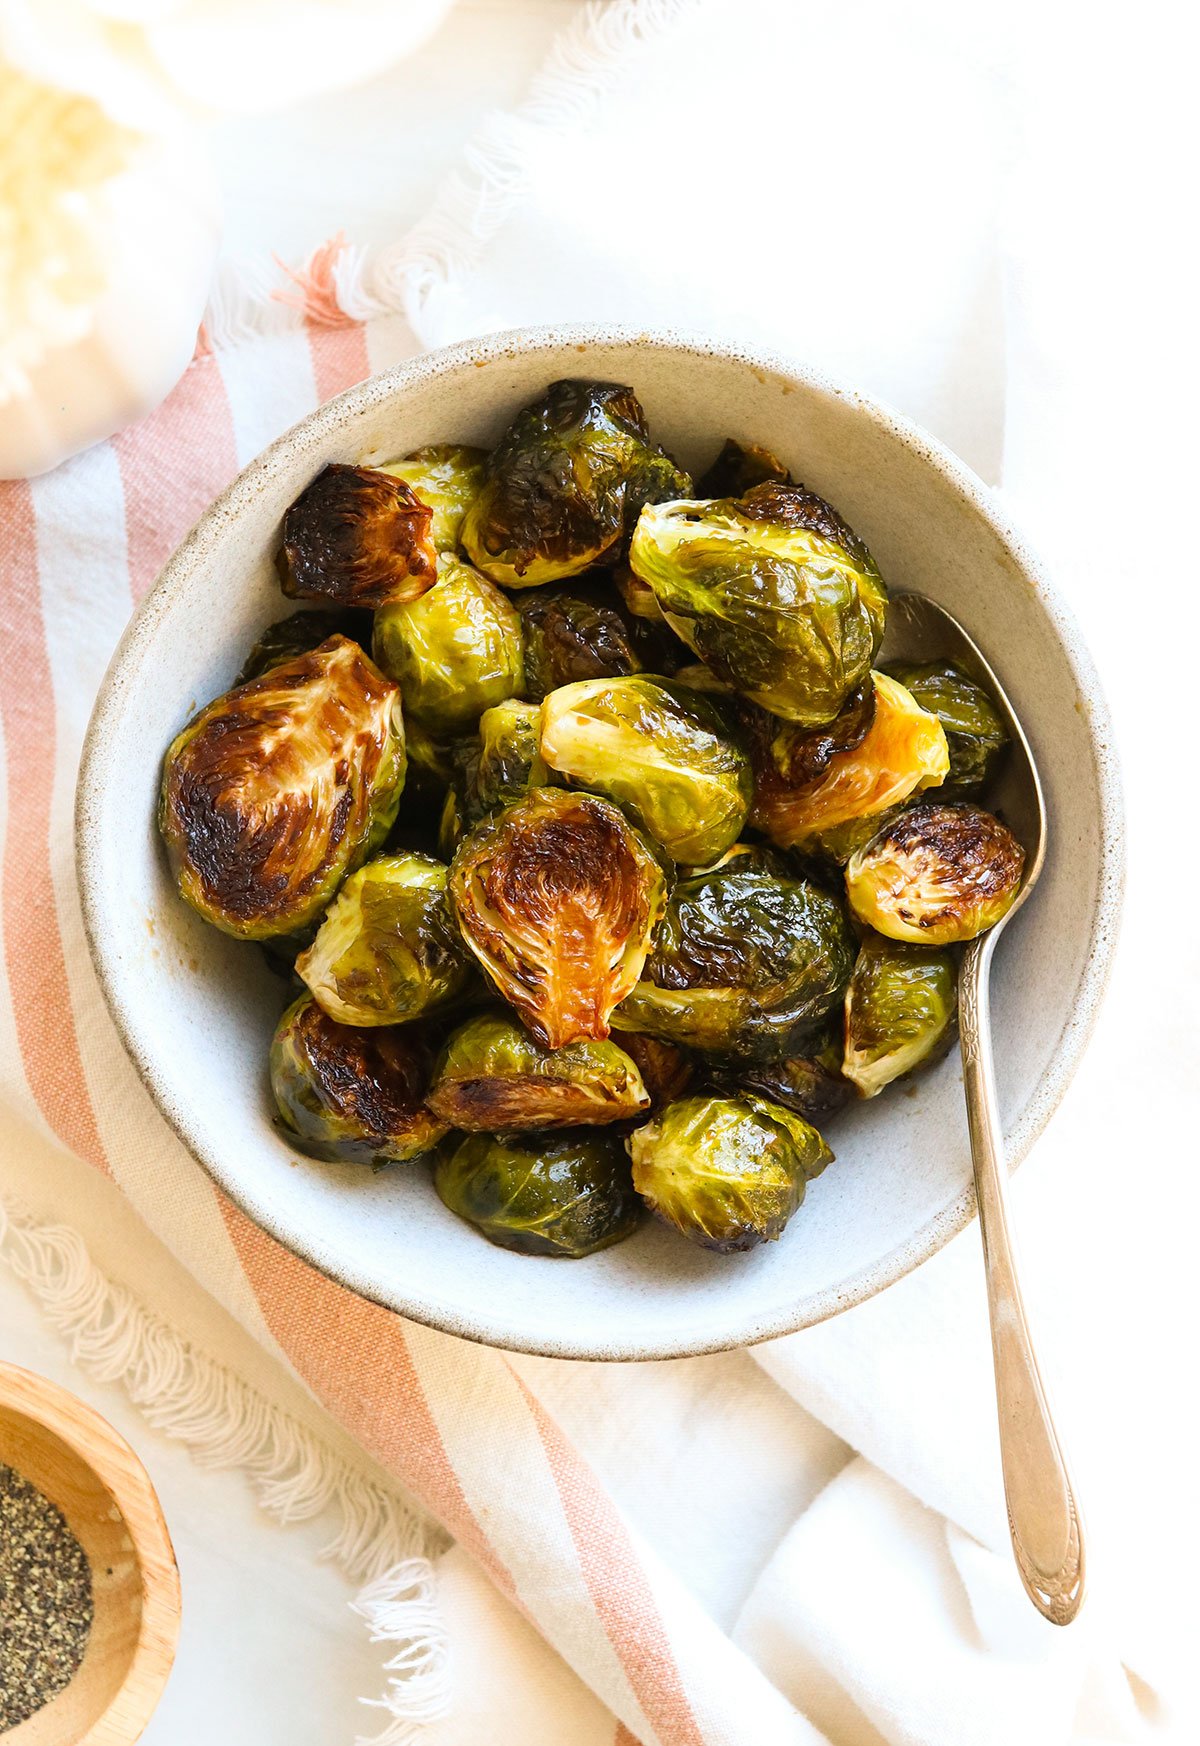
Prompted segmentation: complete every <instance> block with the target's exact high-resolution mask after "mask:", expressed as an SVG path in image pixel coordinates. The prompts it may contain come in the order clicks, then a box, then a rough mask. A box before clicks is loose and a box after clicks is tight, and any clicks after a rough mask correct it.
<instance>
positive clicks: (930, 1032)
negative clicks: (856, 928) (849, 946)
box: [842, 934, 958, 1097]
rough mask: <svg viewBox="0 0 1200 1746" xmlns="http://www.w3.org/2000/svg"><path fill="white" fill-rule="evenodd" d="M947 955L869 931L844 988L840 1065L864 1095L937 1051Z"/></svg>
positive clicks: (949, 1026) (947, 1030) (950, 1003)
mask: <svg viewBox="0 0 1200 1746" xmlns="http://www.w3.org/2000/svg"><path fill="white" fill-rule="evenodd" d="M957 982H958V976H957V969H956V965H955V962H954V957H953V954H952V953H951V952H949V951H947V950H944V949H943V950H940V951H939V950H938V949H937V948H936V947H931V946H907V945H901V944H900V943H899V942H898V941H896V940H886V939H884V938H883V937H882V936H881V935H879V934H868V935H867V936H866V938H865V939H864V940H863V942H862V945H861V946H860V947H859V950H858V961H857V962H856V964H855V966H854V974H853V976H852V977H851V978H850V986H849V988H848V989H847V990H846V1027H845V1028H846V1044H845V1056H844V1059H843V1064H842V1072H843V1073H844V1074H845V1076H846V1078H847V1079H848V1080H850V1082H851V1083H852V1084H853V1085H854V1086H855V1087H856V1088H857V1089H858V1091H859V1093H860V1094H861V1095H862V1096H863V1097H877V1096H878V1095H879V1093H880V1092H881V1091H882V1090H883V1088H884V1086H886V1085H890V1084H891V1083H892V1081H893V1080H894V1079H899V1078H900V1076H901V1075H902V1074H904V1073H911V1072H913V1071H914V1070H915V1069H916V1068H917V1067H921V1066H923V1065H924V1064H925V1063H926V1062H928V1061H931V1060H932V1059H933V1058H934V1057H935V1055H937V1054H938V1053H939V1052H940V1050H941V1047H942V1045H943V1044H944V1043H947V1042H949V1040H950V1038H951V1037H952V1036H953V1025H954V1010H955V1006H956V1004H957V998H958V997H957Z"/></svg>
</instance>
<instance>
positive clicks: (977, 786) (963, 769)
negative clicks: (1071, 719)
mask: <svg viewBox="0 0 1200 1746" xmlns="http://www.w3.org/2000/svg"><path fill="white" fill-rule="evenodd" d="M888 672H889V673H890V674H891V675H892V677H893V678H894V679H897V680H898V681H899V682H900V684H901V685H903V686H904V687H905V688H906V689H907V690H908V691H909V692H911V693H912V695H913V696H914V697H915V698H916V700H917V702H918V703H919V704H920V706H921V708H922V709H927V710H928V711H929V712H930V714H931V715H936V716H937V718H938V720H939V721H940V722H941V724H942V728H943V730H944V732H945V735H946V744H947V747H948V748H949V753H950V771H949V774H948V775H947V777H946V780H945V781H944V782H943V784H942V787H943V789H944V790H945V791H946V796H947V799H949V798H950V796H951V795H953V796H954V798H955V799H966V798H968V797H969V796H973V795H976V794H982V792H983V790H984V789H985V788H986V787H987V786H988V784H989V783H991V782H993V781H994V780H995V778H996V774H997V772H998V770H999V768H1000V762H1001V759H1002V758H1003V756H1004V752H1005V748H1006V747H1007V745H1008V730H1007V728H1006V727H1005V725H1004V722H1003V720H1002V718H1001V715H1000V711H999V710H998V709H997V708H996V705H995V704H994V703H993V702H992V700H991V698H990V697H989V696H988V694H987V692H986V691H985V690H984V688H983V686H982V685H980V684H978V683H977V682H976V681H975V680H974V679H972V678H971V676H970V674H968V673H964V672H963V670H962V668H961V667H956V666H955V664H954V662H953V661H927V662H925V663H924V664H922V665H920V666H905V665H904V664H903V663H898V664H896V665H894V666H891V667H889V668H888Z"/></svg>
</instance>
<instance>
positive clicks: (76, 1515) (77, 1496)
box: [0, 1364, 180, 1746]
mask: <svg viewBox="0 0 1200 1746" xmlns="http://www.w3.org/2000/svg"><path fill="white" fill-rule="evenodd" d="M0 1463H2V1464H3V1465H4V1466H6V1467H11V1468H13V1469H14V1470H15V1471H16V1472H17V1473H19V1474H21V1475H22V1476H23V1477H24V1478H25V1479H27V1480H28V1481H29V1482H30V1484H31V1485H34V1486H36V1487H37V1489H38V1491H40V1492H41V1493H42V1495H43V1496H44V1497H46V1498H48V1499H49V1501H50V1502H51V1503H52V1504H54V1505H55V1506H56V1507H57V1508H58V1509H60V1510H61V1511H62V1513H63V1515H64V1516H65V1518H66V1521H67V1525H68V1527H69V1528H70V1530H71V1532H72V1533H73V1534H74V1535H75V1538H76V1539H77V1540H78V1541H79V1544H80V1546H82V1548H83V1550H84V1553H85V1554H86V1556H87V1561H88V1564H89V1566H90V1568H91V1573H92V1597H93V1604H94V1608H95V1611H94V1616H93V1621H92V1630H91V1635H90V1637H89V1638H88V1643H87V1648H86V1650H85V1652H84V1657H83V1660H82V1661H81V1662H80V1664H79V1667H78V1669H77V1670H76V1673H75V1676H74V1678H73V1679H72V1680H71V1682H70V1684H69V1685H67V1686H65V1687H64V1688H63V1690H62V1691H60V1692H59V1694H58V1696H57V1697H54V1698H51V1700H50V1702H49V1703H48V1704H45V1705H43V1707H42V1708H41V1709H40V1710H36V1711H35V1712H34V1714H33V1715H32V1716H29V1717H28V1718H27V1719H26V1720H25V1721H24V1722H21V1723H19V1724H18V1726H17V1727H15V1728H13V1729H11V1730H10V1731H8V1732H7V1733H6V1734H5V1735H4V1746H127V1742H130V1741H133V1740H137V1739H138V1738H139V1737H140V1735H141V1733H142V1730H143V1729H144V1728H145V1726H146V1723H147V1722H148V1721H149V1720H150V1717H151V1715H152V1714H153V1712H154V1707H155V1705H156V1704H157V1703H158V1700H159V1698H160V1697H161V1695H162V1691H163V1687H164V1686H165V1685H166V1683H167V1676H168V1675H169V1673H170V1671H171V1664H172V1662H173V1661H174V1659H175V1644H176V1641H177V1639H178V1636H179V1614H180V1599H179V1570H178V1568H177V1566H176V1563H175V1553H174V1550H173V1548H172V1546H171V1536H170V1535H169V1534H168V1532H167V1524H166V1522H165V1521H164V1520H163V1513H162V1510H161V1509H160V1508H159V1503H158V1498H157V1496H156V1495H155V1491H154V1487H153V1486H152V1485H151V1483H150V1476H149V1474H148V1473H147V1472H146V1469H145V1468H144V1467H143V1466H142V1464H141V1462H140V1461H139V1460H138V1458H137V1456H136V1455H135V1454H134V1452H133V1450H132V1449H131V1448H130V1447H129V1445H128V1443H126V1442H125V1440H124V1439H123V1438H122V1437H119V1436H118V1435H117V1433H116V1432H115V1431H114V1430H113V1428H112V1426H111V1425H109V1424H106V1423H105V1421H104V1420H103V1419H102V1418H101V1417H100V1415H99V1413H95V1412H93V1411H92V1409H91V1407H88V1406H85V1405H84V1404H83V1402H82V1401H79V1400H76V1399H75V1397H74V1395H71V1394H68V1393H67V1392H66V1390H65V1389H61V1388H56V1387H55V1386H54V1384H53V1383H50V1382H46V1381H45V1380H44V1379H43V1378H42V1377H40V1376H34V1375H33V1374H32V1373H31V1372H30V1371H28V1370H19V1369H17V1367H16V1366H15V1365H12V1364H0Z"/></svg>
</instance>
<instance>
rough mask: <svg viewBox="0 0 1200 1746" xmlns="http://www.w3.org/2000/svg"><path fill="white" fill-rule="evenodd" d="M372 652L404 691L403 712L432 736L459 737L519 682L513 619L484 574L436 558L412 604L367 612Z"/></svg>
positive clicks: (512, 694)
mask: <svg viewBox="0 0 1200 1746" xmlns="http://www.w3.org/2000/svg"><path fill="white" fill-rule="evenodd" d="M372 653H373V655H374V657H375V659H376V661H377V662H378V663H379V665H380V667H382V669H383V671H384V672H385V673H387V674H389V675H390V676H391V677H392V678H393V679H395V680H396V681H397V682H398V684H399V685H400V686H401V688H402V690H403V693H404V708H405V713H406V714H409V715H412V716H414V717H416V719H417V720H418V721H420V722H422V723H423V725H424V726H425V727H426V728H428V729H429V731H430V732H431V733H434V734H455V733H462V731H463V730H464V729H465V728H470V727H474V725H475V723H476V722H477V721H478V720H479V717H480V716H481V715H482V714H483V712H484V710H485V709H490V708H491V706H492V705H493V704H494V703H502V702H503V701H504V699H505V698H507V697H515V696H516V695H517V693H518V692H520V691H521V689H522V687H523V686H524V683H525V669H524V662H523V655H522V637H521V620H520V617H519V615H518V613H517V610H516V608H515V607H514V606H513V604H512V602H511V601H509V600H507V599H506V598H505V597H504V595H503V594H501V592H500V590H499V589H498V588H494V587H493V586H492V584H491V583H490V582H489V581H488V580H487V578H486V577H485V576H481V575H479V573H478V572H477V571H475V570H472V569H471V567H470V565H469V564H461V563H459V561H458V559H457V558H451V557H448V556H443V557H442V559H441V568H440V572H439V575H438V579H437V582H436V583H435V584H434V586H433V587H432V588H430V589H429V590H428V591H427V592H426V593H424V594H422V596H421V598H420V599H419V600H413V601H409V602H407V603H405V604H401V605H390V606H385V607H384V608H382V610H381V611H379V612H377V613H376V614H375V639H374V643H373V645H372Z"/></svg>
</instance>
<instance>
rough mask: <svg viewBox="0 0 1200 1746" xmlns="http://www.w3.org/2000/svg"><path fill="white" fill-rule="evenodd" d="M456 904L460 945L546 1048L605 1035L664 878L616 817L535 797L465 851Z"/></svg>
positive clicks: (455, 877)
mask: <svg viewBox="0 0 1200 1746" xmlns="http://www.w3.org/2000/svg"><path fill="white" fill-rule="evenodd" d="M450 895H451V899H452V901H453V904H454V911H455V915H456V917H457V920H458V925H459V929H460V931H461V933H462V936H463V939H464V940H465V941H466V943H467V945H468V946H469V948H470V949H471V951H472V952H473V953H474V954H475V956H476V958H477V959H478V960H479V962H480V964H481V965H482V966H483V968H484V970H485V971H486V973H487V975H488V977H489V979H490V980H491V982H492V984H493V985H494V986H495V988H496V989H497V990H498V991H499V993H500V994H502V995H503V996H504V998H505V999H506V1000H507V1001H508V1002H509V1003H510V1004H511V1005H512V1006H515V1007H516V1009H517V1011H518V1012H519V1013H520V1014H521V1016H522V1018H523V1019H524V1020H525V1023H526V1024H527V1025H528V1026H529V1028H530V1030H531V1031H532V1032H533V1033H534V1035H535V1036H536V1037H537V1038H538V1040H539V1042H542V1043H545V1044H546V1046H547V1047H548V1048H551V1049H561V1048H563V1047H564V1046H565V1045H566V1044H567V1043H576V1042H579V1041H580V1040H582V1039H584V1038H589V1037H590V1038H594V1039H600V1038H604V1037H606V1036H607V1035H608V1029H609V1015H610V1014H611V1012H612V1009H613V1007H614V1006H616V1004H617V1002H618V1001H620V1000H622V999H624V997H625V995H626V994H628V992H629V990H630V989H631V988H632V987H633V986H634V984H635V983H636V982H637V979H638V977H639V976H640V975H641V972H642V965H643V964H644V963H645V960H646V954H647V952H648V951H649V949H650V941H651V939H652V937H653V934H654V929H655V927H656V925H657V923H658V920H659V917H660V915H661V914H662V909H663V903H664V900H665V895H666V885H665V879H664V875H663V871H662V868H661V867H660V865H659V863H658V861H657V860H656V858H655V857H654V855H653V854H652V853H651V852H650V850H649V848H647V846H646V844H645V843H643V841H642V840H641V838H640V837H639V835H638V833H637V832H636V831H635V830H634V829H633V827H632V826H631V825H630V824H629V823H628V821H627V820H626V819H625V818H624V816H623V815H622V814H621V813H620V812H619V811H618V809H617V808H616V807H615V806H612V805H610V804H609V802H608V801H606V800H600V799H598V798H597V797H596V796H595V795H592V794H570V793H568V792H567V791H566V790H565V789H561V788H536V789H534V790H533V791H532V792H531V793H529V794H527V795H525V796H524V797H523V798H522V799H521V800H518V801H515V802H514V803H513V804H512V805H511V806H507V807H504V808H503V809H502V810H501V811H499V812H495V813H492V814H490V815H489V816H488V817H487V818H485V819H483V820H482V821H481V822H480V823H479V824H477V825H476V826H475V827H474V829H473V830H472V831H470V832H469V833H468V835H467V836H465V837H464V838H463V840H462V842H461V843H460V844H459V846H458V849H457V851H456V853H455V856H454V863H453V866H452V867H451V869H450Z"/></svg>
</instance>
